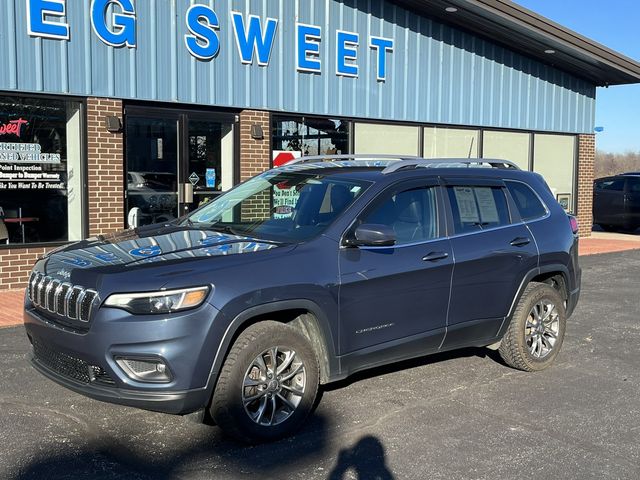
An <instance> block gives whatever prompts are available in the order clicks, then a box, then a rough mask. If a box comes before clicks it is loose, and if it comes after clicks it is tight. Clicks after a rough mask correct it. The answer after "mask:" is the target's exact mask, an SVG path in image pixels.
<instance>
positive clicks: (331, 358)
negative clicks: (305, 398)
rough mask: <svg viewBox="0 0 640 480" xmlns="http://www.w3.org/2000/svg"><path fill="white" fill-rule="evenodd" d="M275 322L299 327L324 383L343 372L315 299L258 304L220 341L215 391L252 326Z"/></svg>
mask: <svg viewBox="0 0 640 480" xmlns="http://www.w3.org/2000/svg"><path fill="white" fill-rule="evenodd" d="M265 320H272V321H276V322H279V323H286V324H288V325H291V326H292V327H294V328H296V329H297V330H298V331H299V332H300V333H302V334H303V335H304V336H305V337H306V338H307V339H308V340H309V343H310V345H311V347H312V348H313V351H314V353H315V354H316V358H317V359H318V364H319V367H320V383H321V384H326V383H328V382H329V381H330V380H331V378H333V377H335V376H336V375H337V374H338V372H339V363H338V359H337V356H336V354H335V348H334V342H333V335H332V333H331V328H330V325H329V320H328V318H327V317H326V315H325V314H324V312H323V311H322V309H321V308H320V307H319V306H318V305H317V304H316V303H315V302H312V301H311V300H306V299H300V300H284V301H278V302H271V303H267V304H263V305H257V306H254V307H251V308H248V309H246V310H244V311H242V312H241V313H240V314H238V315H236V316H235V318H234V319H233V320H232V321H231V322H230V324H229V326H228V327H227V330H226V332H225V334H224V336H223V338H222V340H221V342H220V346H219V348H218V351H217V353H216V356H215V358H214V361H213V365H212V368H211V373H210V375H209V383H208V386H209V388H210V389H211V391H213V387H214V386H215V383H216V382H217V378H218V374H219V372H220V369H221V368H222V365H223V363H224V360H225V358H226V357H227V355H228V353H229V351H230V349H231V347H232V346H233V343H234V342H235V341H236V339H237V338H238V336H239V335H240V334H241V333H242V332H243V331H244V330H246V329H247V328H248V327H250V326H251V325H255V324H256V323H259V322H261V321H265Z"/></svg>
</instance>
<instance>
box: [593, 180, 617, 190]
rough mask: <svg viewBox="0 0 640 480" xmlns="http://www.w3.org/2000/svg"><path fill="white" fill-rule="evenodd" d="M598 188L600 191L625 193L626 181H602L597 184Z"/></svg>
mask: <svg viewBox="0 0 640 480" xmlns="http://www.w3.org/2000/svg"><path fill="white" fill-rule="evenodd" d="M596 188H598V189H599V190H610V191H614V192H622V191H624V179H618V180H615V179H611V180H602V181H599V182H598V183H596Z"/></svg>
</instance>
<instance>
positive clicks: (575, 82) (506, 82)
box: [0, 0, 595, 132]
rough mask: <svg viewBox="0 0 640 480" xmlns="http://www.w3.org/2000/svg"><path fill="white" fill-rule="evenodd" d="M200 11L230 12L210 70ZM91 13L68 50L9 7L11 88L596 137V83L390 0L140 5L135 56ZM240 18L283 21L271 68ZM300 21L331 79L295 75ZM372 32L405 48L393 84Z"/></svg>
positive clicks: (83, 9)
mask: <svg viewBox="0 0 640 480" xmlns="http://www.w3.org/2000/svg"><path fill="white" fill-rule="evenodd" d="M195 3H204V4H207V5H209V6H211V7H212V8H214V9H215V11H216V13H217V14H218V16H219V20H220V24H221V26H220V30H219V36H220V42H221V50H220V53H219V55H218V57H217V58H215V59H214V60H212V61H210V62H202V61H198V60H196V59H195V58H193V57H192V56H191V55H189V53H188V52H187V50H186V47H185V45H184V35H185V33H187V28H186V25H185V14H186V11H187V9H188V7H189V6H190V5H193V4H195ZM89 5H90V2H88V1H85V0H67V22H68V23H69V24H70V26H71V41H70V42H64V41H56V40H46V39H37V38H30V37H29V36H28V35H27V24H26V2H25V1H24V0H8V1H3V2H1V4H0V27H1V30H0V41H1V42H2V45H4V46H5V48H3V49H0V64H1V65H3V66H4V67H3V68H2V69H1V70H0V89H1V90H8V91H15V90H17V91H24V92H46V93H69V94H74V95H82V96H100V97H116V98H124V99H140V100H151V101H154V100H155V101H163V102H180V103H192V104H200V105H214V106H223V107H237V108H257V109H268V110H274V111H283V112H299V113H307V114H319V115H328V116H346V117H356V118H365V119H366V118H369V119H378V120H392V121H408V122H422V123H445V124H456V125H479V126H489V127H504V128H521V129H531V130H546V131H557V132H591V131H592V128H593V125H594V121H595V87H594V85H592V84H590V83H589V82H586V81H584V80H581V79H578V78H575V77H572V76H571V75H569V74H566V73H564V72H561V71H559V70H557V69H554V68H552V67H549V66H546V65H543V64H541V63H539V62H536V61H533V60H531V59H529V58H526V57H522V56H520V55H517V54H515V53H513V52H511V51H509V50H507V49H505V48H503V47H501V46H498V45H495V44H492V43H490V42H488V41H486V40H484V39H482V38H478V37H474V36H472V35H470V34H467V33H466V32H462V31H459V30H455V29H452V28H450V27H448V26H446V25H443V24H440V23H437V22H434V21H432V20H431V19H429V18H424V17H418V16H416V15H414V14H412V13H409V12H407V11H406V10H404V9H402V8H400V7H398V6H396V5H395V4H393V3H390V2H388V1H386V0H215V1H214V0H197V1H196V0H145V1H139V0H138V1H137V2H136V11H137V18H138V21H137V43H138V45H137V48H135V49H129V48H117V49H114V48H111V47H108V46H107V45H105V44H104V43H102V42H101V41H100V40H99V39H98V38H97V37H96V35H95V33H94V32H93V31H92V29H91V24H90V20H89ZM232 10H236V11H240V12H242V13H244V14H245V15H247V14H254V15H258V16H260V17H261V18H263V19H264V18H266V17H272V18H277V19H279V24H278V32H277V37H276V40H275V44H274V49H273V52H272V55H271V62H270V65H269V66H268V67H259V66H258V65H257V64H254V65H243V64H242V63H241V62H240V60H239V56H238V51H237V47H236V42H235V38H234V31H233V26H232V22H231V14H230V12H231V11H232ZM296 21H299V22H301V23H309V24H314V25H318V26H321V27H322V35H323V37H322V44H321V60H322V74H320V75H318V74H310V73H298V72H296V58H295V53H296V49H295V22H296ZM338 29H342V30H349V31H355V32H358V33H359V34H360V47H359V58H358V64H359V67H360V75H359V78H348V77H338V76H336V75H335V72H336V55H335V52H336V30H338ZM371 35H376V36H384V37H389V38H393V39H394V40H395V46H394V52H393V53H392V54H391V55H389V57H388V77H387V81H386V82H384V83H381V82H378V81H376V78H375V73H376V58H375V54H374V52H373V51H372V50H371V49H370V48H369V37H370V36H371Z"/></svg>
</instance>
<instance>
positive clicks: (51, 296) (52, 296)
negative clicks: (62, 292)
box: [46, 280, 60, 313]
mask: <svg viewBox="0 0 640 480" xmlns="http://www.w3.org/2000/svg"><path fill="white" fill-rule="evenodd" d="M59 286H60V280H51V282H49V285H48V286H47V294H46V296H47V310H49V311H50V312H51V313H55V307H56V305H55V302H56V290H58V287H59Z"/></svg>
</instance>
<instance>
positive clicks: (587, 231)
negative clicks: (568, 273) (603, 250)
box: [578, 134, 596, 237]
mask: <svg viewBox="0 0 640 480" xmlns="http://www.w3.org/2000/svg"><path fill="white" fill-rule="evenodd" d="M595 161H596V136H595V135H594V134H585V135H579V136H578V223H579V224H580V236H581V237H590V236H591V228H592V227H593V212H592V207H593V180H594V178H593V177H594V171H593V169H594V165H595Z"/></svg>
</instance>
